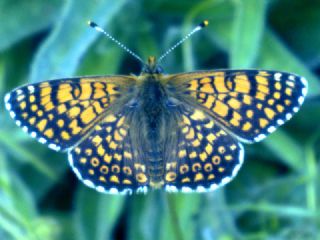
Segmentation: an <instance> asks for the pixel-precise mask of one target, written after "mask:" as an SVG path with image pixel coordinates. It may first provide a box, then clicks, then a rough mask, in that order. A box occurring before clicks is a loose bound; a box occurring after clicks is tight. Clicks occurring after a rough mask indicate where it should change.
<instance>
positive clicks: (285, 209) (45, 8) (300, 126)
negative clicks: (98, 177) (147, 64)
mask: <svg viewBox="0 0 320 240" xmlns="http://www.w3.org/2000/svg"><path fill="white" fill-rule="evenodd" d="M0 9H1V11H0V24H1V28H0V96H1V99H3V96H4V94H5V92H7V91H9V90H11V89H12V88H14V87H16V86H19V85H21V84H25V83H28V82H29V83H30V82H34V81H41V80H45V79H52V78H57V77H68V76H75V75H90V74H94V75H98V74H120V73H121V74H130V73H136V74H137V73H139V70H140V66H139V63H137V62H136V61H135V60H134V59H132V57H131V56H128V54H126V53H125V52H124V51H123V50H121V49H119V48H118V46H116V45H115V44H114V43H112V42H110V41H109V40H107V39H105V38H104V37H102V36H101V35H99V34H98V33H96V32H94V31H92V29H89V28H88V27H87V26H86V21H87V20H89V19H92V20H94V21H96V22H98V23H99V24H100V25H102V26H103V27H104V28H105V29H107V31H109V32H110V33H112V34H113V35H114V36H116V37H117V38H118V39H119V40H120V41H122V42H123V43H125V44H126V45H127V46H128V47H129V48H131V49H133V50H134V51H136V52H138V53H139V54H140V55H141V56H142V57H143V58H146V57H147V56H148V55H159V53H162V52H163V51H164V50H166V49H168V47H170V46H171V45H172V44H173V43H174V42H175V41H177V40H179V39H180V38H181V37H182V36H183V34H185V33H187V32H188V31H189V30H190V29H191V27H192V26H195V25H196V24H197V23H199V22H200V21H201V20H203V19H208V20H209V21H210V25H209V27H208V28H207V29H206V30H204V31H202V32H201V33H198V34H197V35H196V36H194V37H193V38H192V39H190V40H188V41H187V42H186V43H185V44H184V45H183V46H181V48H179V49H177V50H175V52H174V53H173V54H171V55H169V56H168V57H167V58H166V61H164V66H163V67H164V68H165V69H166V71H167V72H171V73H173V72H180V71H190V70H196V69H214V68H231V67H233V68H264V69H275V70H283V71H291V72H295V73H297V74H300V75H302V76H305V77H306V78H307V79H308V82H309V86H310V89H309V93H308V98H307V100H306V102H305V104H304V106H303V107H302V109H301V111H300V112H299V113H298V114H297V115H296V116H295V117H294V118H293V119H292V120H291V121H290V122H289V123H288V124H286V125H285V126H284V127H281V129H279V130H278V131H276V133H274V134H272V136H270V137H269V138H268V139H267V140H265V141H263V143H259V144H255V145H252V146H248V145H247V146H246V150H247V151H246V161H245V164H244V166H243V167H242V169H241V171H240V173H239V175H238V176H237V177H236V179H235V180H233V182H232V183H230V184H228V185H227V186H226V187H224V188H223V189H219V190H218V191H216V192H213V193H207V194H167V193H165V192H160V191H156V192H150V193H148V194H146V195H134V196H109V195H103V194H99V193H97V192H95V191H93V190H91V189H88V188H86V187H84V186H83V184H82V183H80V182H79V181H78V180H77V179H76V177H75V176H74V174H73V173H71V170H70V168H69V167H68V163H67V156H66V155H65V154H63V153H62V154H58V153H53V152H52V151H51V150H49V149H47V148H46V147H44V146H42V145H41V144H38V143H36V142H35V141H34V140H32V139H31V138H29V137H28V136H26V135H25V134H24V133H23V132H22V131H21V130H20V129H19V128H18V127H16V126H15V125H14V123H13V121H11V120H10V119H9V114H8V113H7V112H5V110H4V108H3V101H1V112H0V113H1V115H0V239H21V240H22V239H23V240H31V239H32V240H33V239H49V240H50V239H83V240H89V239H90V240H91V239H93V240H100V239H101V240H102V239H179V240H180V239H217V240H232V239H320V231H319V229H320V221H319V220H320V219H319V218H320V217H319V216H320V212H319V208H320V200H319V199H320V195H319V193H320V187H319V186H320V185H319V180H320V179H319V174H318V171H319V170H320V167H319V142H320V141H319V140H320V128H319V126H318V123H319V119H320V102H319V100H320V98H319V97H320V96H319V87H320V82H319V76H320V2H319V1H312V0H306V1H300V0H282V1H276V0H274V1H267V0H207V1H206V0H204V1H191V0H175V1H172V0H153V1H147V0H144V1H143V0H137V1H129V0H119V1H111V0H105V1H103V0H93V1H86V0H77V1H76V0H67V1H59V0H52V1H41V0H29V1H23V0H16V1H12V0H1V1H0Z"/></svg>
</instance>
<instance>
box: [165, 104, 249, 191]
mask: <svg viewBox="0 0 320 240" xmlns="http://www.w3.org/2000/svg"><path fill="white" fill-rule="evenodd" d="M177 119H178V125H177V129H176V132H175V133H174V134H176V136H177V141H176V144H175V145H174V146H172V147H171V152H172V153H173V154H174V156H173V158H171V161H169V162H166V167H165V169H166V172H165V175H164V179H165V186H166V190H167V191H177V190H181V191H183V192H191V191H198V192H204V191H212V190H214V189H216V188H218V187H220V186H222V185H224V184H226V183H228V182H229V181H230V180H231V179H232V178H233V177H235V175H236V174H237V172H238V170H239V169H240V167H241V165H242V162H243V155H244V153H243V148H242V145H241V143H239V142H238V141H237V140H236V139H234V138H233V137H231V136H230V135H228V134H227V133H226V132H225V131H224V130H223V129H222V128H220V127H219V125H218V124H217V122H215V121H214V120H213V119H212V117H210V116H209V115H207V114H206V113H205V112H204V111H201V110H199V109H195V108H190V107H182V108H181V109H180V112H179V114H178V115H177ZM167 159H170V158H167Z"/></svg>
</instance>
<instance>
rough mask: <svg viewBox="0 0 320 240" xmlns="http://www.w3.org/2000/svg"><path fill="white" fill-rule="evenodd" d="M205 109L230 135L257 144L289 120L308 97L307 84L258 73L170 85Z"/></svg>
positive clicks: (187, 77)
mask: <svg viewBox="0 0 320 240" xmlns="http://www.w3.org/2000/svg"><path fill="white" fill-rule="evenodd" d="M168 84H169V85H171V87H173V88H175V89H176V90H177V91H178V92H180V93H181V94H182V95H184V96H188V97H191V98H192V99H191V100H192V101H191V104H193V103H194V100H196V102H197V103H198V105H199V106H202V107H203V109H205V110H206V111H207V112H208V113H209V114H210V115H211V116H213V117H214V119H215V120H216V121H217V122H219V124H220V125H221V126H223V128H224V129H226V130H227V131H228V132H229V133H230V134H233V135H234V136H236V137H237V138H238V139H239V140H242V141H244V142H249V143H250V142H257V141H260V140H262V139H263V138H265V137H266V136H267V135H268V134H269V133H271V132H273V131H274V130H276V128H277V127H278V126H280V125H282V124H283V123H284V122H286V121H287V120H289V119H290V118H291V117H292V116H293V114H294V113H296V112H297V111H298V110H299V108H300V106H301V104H302V103H303V101H304V98H305V96H306V93H307V81H306V80H305V79H304V78H302V77H299V76H297V75H294V74H290V73H285V72H275V71H259V70H221V71H208V72H194V73H182V74H178V75H173V76H172V77H171V78H170V81H168Z"/></svg>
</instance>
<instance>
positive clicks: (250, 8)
mask: <svg viewBox="0 0 320 240" xmlns="http://www.w3.org/2000/svg"><path fill="white" fill-rule="evenodd" d="M234 2H235V4H236V7H235V17H234V20H233V21H234V23H233V37H232V40H231V41H232V45H231V58H230V59H231V63H230V66H231V68H249V67H251V66H252V65H253V63H254V61H255V60H256V57H257V56H258V54H259V47H260V41H261V37H262V34H263V31H264V22H265V12H266V1H265V0H260V1H257V0H238V1H234Z"/></svg>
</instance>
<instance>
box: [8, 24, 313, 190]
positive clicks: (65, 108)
mask: <svg viewBox="0 0 320 240" xmlns="http://www.w3.org/2000/svg"><path fill="white" fill-rule="evenodd" d="M207 24H208V23H207V21H204V22H203V23H201V24H200V25H199V26H197V27H196V28H195V29H194V30H193V31H192V32H191V33H190V34H188V35H187V36H186V37H185V38H184V39H182V40H181V41H180V42H178V44H176V45H174V46H173V47H172V48H171V49H169V50H168V51H167V52H166V53H165V54H164V55H162V56H161V57H160V58H159V60H162V59H163V57H164V56H166V55H167V54H168V53H169V52H171V51H172V50H173V49H174V48H175V47H177V46H178V45H179V44H181V43H182V42H183V41H184V40H186V39H187V38H188V37H189V36H190V35H192V34H193V33H194V32H196V31H198V30H200V29H201V28H203V27H205V26H206V25H207ZM90 26H91V27H93V28H95V29H96V30H98V31H100V32H103V33H104V34H105V35H107V36H108V37H109V38H111V39H112V40H113V41H115V42H116V43H117V44H118V45H120V46H121V47H123V48H124V49H125V50H126V51H128V52H129V53H130V54H131V55H133V56H135V57H136V58H137V59H139V60H140V61H141V58H140V57H139V56H137V55H136V54H135V53H133V52H132V51H130V50H129V49H127V48H126V47H124V46H123V45H122V44H121V43H120V42H118V41H117V40H115V39H114V38H113V37H112V36H110V35H109V34H108V33H106V32H104V31H103V30H102V29H101V28H100V27H98V26H97V25H96V24H95V23H92V22H90ZM158 63H159V61H156V59H155V58H154V57H149V59H148V62H147V63H146V64H145V65H144V67H143V70H142V72H141V74H140V75H139V76H133V75H130V76H129V75H128V76H126V75H124V76H121V75H115V76H94V77H77V78H66V79H58V80H52V81H45V82H40V83H35V84H29V85H26V86H23V87H19V88H17V89H15V90H13V91H12V92H10V93H8V94H7V95H6V96H5V104H6V108H7V109H8V111H9V112H10V115H11V117H12V118H13V119H14V120H15V122H16V124H17V125H18V126H20V127H21V128H22V129H23V130H24V131H25V132H27V133H29V134H30V135H31V137H34V138H36V139H37V140H38V141H39V142H41V143H43V144H47V145H48V147H49V148H52V149H54V150H57V151H67V152H68V155H69V162H70V165H71V167H72V169H73V171H74V172H75V173H76V175H77V176H78V178H79V179H80V180H82V181H83V182H84V183H85V184H86V185H87V186H89V187H92V188H95V189H96V190H97V191H100V192H106V193H132V192H146V191H147V190H148V189H149V188H150V187H151V188H163V189H165V190H167V191H170V192H175V191H183V192H191V191H197V192H205V191H213V190H215V189H216V188H218V187H220V186H222V185H224V184H226V183H228V182H230V180H231V179H232V178H233V177H234V176H235V175H236V174H237V172H238V170H239V169H240V167H241V165H242V163H243V157H244V150H243V147H242V144H241V143H240V142H246V143H253V142H258V141H260V140H262V139H264V138H265V137H266V136H267V135H268V134H270V133H272V132H273V131H274V130H276V128H277V127H279V126H280V125H282V124H283V123H284V122H286V121H287V120H289V119H290V118H291V117H292V116H293V114H294V113H296V112H297V111H298V110H299V108H300V106H301V104H302V103H303V101H304V97H305V96H306V93H307V81H306V80H305V79H304V78H302V77H299V76H297V75H295V74H291V73H285V72H278V71H265V70H213V71H197V72H189V73H179V74H169V75H165V74H163V71H162V69H161V68H160V66H159V64H158Z"/></svg>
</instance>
